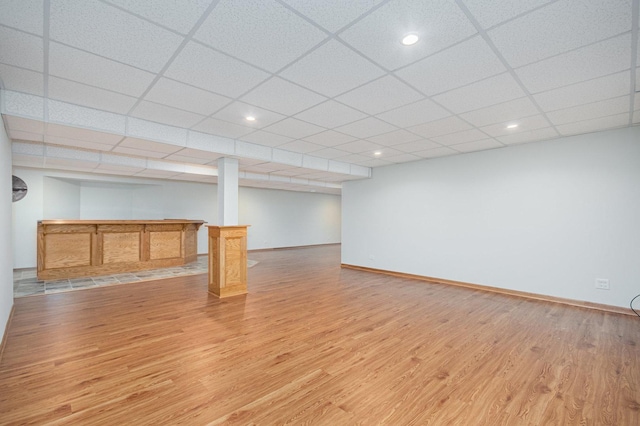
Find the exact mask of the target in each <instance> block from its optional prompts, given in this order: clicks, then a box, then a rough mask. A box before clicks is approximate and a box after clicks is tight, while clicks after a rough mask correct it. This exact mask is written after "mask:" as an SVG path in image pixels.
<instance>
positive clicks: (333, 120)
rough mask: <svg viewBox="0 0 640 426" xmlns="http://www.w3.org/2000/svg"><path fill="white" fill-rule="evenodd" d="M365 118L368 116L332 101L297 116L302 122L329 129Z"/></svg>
mask: <svg viewBox="0 0 640 426" xmlns="http://www.w3.org/2000/svg"><path fill="white" fill-rule="evenodd" d="M364 117H366V115H365V114H363V113H361V112H360V111H356V110H355V109H353V108H349V107H348V106H345V105H342V104H339V103H337V102H335V101H331V100H330V101H327V102H324V103H321V104H320V105H317V106H314V107H313V108H310V109H308V110H306V111H304V112H301V113H300V114H296V118H299V119H300V120H304V121H308V122H309V123H313V124H317V125H318V126H322V127H327V128H333V127H337V126H341V125H343V124H347V123H351V122H353V121H356V120H359V119H361V118H364Z"/></svg>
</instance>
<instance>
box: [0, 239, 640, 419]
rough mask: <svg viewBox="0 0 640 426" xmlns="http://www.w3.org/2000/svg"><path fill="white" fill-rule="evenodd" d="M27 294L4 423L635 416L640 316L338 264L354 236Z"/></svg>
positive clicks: (11, 344) (7, 367)
mask: <svg viewBox="0 0 640 426" xmlns="http://www.w3.org/2000/svg"><path fill="white" fill-rule="evenodd" d="M251 258H252V259H254V258H255V260H258V261H259V262H260V263H259V264H258V265H256V266H255V267H253V268H251V269H249V290H250V291H249V294H247V295H244V296H238V297H233V298H227V299H218V298H216V297H213V296H212V295H209V294H208V293H207V277H206V275H199V276H191V277H184V278H172V279H168V280H163V281H152V282H144V283H135V284H128V285H121V286H114V287H103V288H96V289H90V290H82V291H76V292H69V293H60V294H54V295H47V296H34V297H25V298H20V299H17V300H16V302H15V312H14V315H13V319H12V322H11V325H10V328H9V329H8V335H7V341H6V347H5V351H4V355H3V357H2V359H1V360H0V424H3V425H4V424H6V425H13V424H51V425H61V424H81V425H112V424H116V425H117V424H123V425H129V424H135V425H161V424H162V425H164V424H172V425H173V424H185V425H204V424H237V425H246V424H256V425H277V424H278V425H279V424H317V425H351V424H360V425H377V424H386V425H465V426H466V425H487V426H489V425H491V426H494V425H508V426H512V425H515V426H519V425H618V426H622V425H637V424H640V350H639V347H640V322H639V320H638V318H633V317H630V316H626V315H619V314H613V313H607V312H601V311H596V310H588V309H582V308H577V307H572V306H566V305H561V304H556V303H550V302H544V301H535V300H528V299H524V298H519V297H513V296H508V295H500V294H495V293H489V292H484V291H479V290H474V289H468V288H460V287H453V286H450V285H443V284H431V283H426V282H423V281H418V280H413V279H408V278H401V277H391V276H386V275H381V274H374V273H369V272H363V271H355V270H350V269H341V268H340V249H339V246H323V247H317V248H305V249H297V250H273V251H268V252H267V251H265V252H256V253H251Z"/></svg>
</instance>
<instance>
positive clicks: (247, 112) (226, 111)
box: [213, 101, 285, 129]
mask: <svg viewBox="0 0 640 426" xmlns="http://www.w3.org/2000/svg"><path fill="white" fill-rule="evenodd" d="M248 116H251V117H254V118H255V121H248V120H247V119H246V117H248ZM213 118H217V119H219V120H224V121H228V122H230V123H234V124H238V125H240V126H247V127H252V128H254V129H262V128H264V127H267V126H268V125H270V124H273V123H275V122H277V121H280V120H282V119H283V118H285V116H284V115H282V114H278V113H277V112H272V111H268V110H266V109H262V108H258V107H257V106H253V105H249V104H245V103H244V102H237V101H236V102H234V103H232V104H230V105H227V106H226V107H224V108H223V109H221V110H220V111H218V112H217V113H215V114H214V115H213Z"/></svg>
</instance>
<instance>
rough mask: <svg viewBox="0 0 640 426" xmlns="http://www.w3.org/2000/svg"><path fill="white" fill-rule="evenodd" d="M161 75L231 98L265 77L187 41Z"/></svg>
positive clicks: (254, 69) (234, 60) (242, 64)
mask: <svg viewBox="0 0 640 426" xmlns="http://www.w3.org/2000/svg"><path fill="white" fill-rule="evenodd" d="M212 70H215V73H213V72H212ZM165 76H167V77H169V78H173V79H175V80H179V81H182V82H184V83H187V84H191V85H192V86H197V87H200V88H203V89H206V90H210V91H212V92H216V93H219V94H222V95H225V96H230V97H232V98H235V97H237V96H240V95H241V94H243V93H245V92H247V91H248V90H249V89H251V88H253V87H255V86H256V85H257V84H258V83H260V82H261V81H264V80H265V79H266V78H267V77H269V74H267V73H266V72H264V71H261V70H259V69H257V68H254V67H252V66H251V65H247V64H245V63H243V62H240V61H238V60H236V59H233V58H231V57H229V56H227V55H225V54H222V53H219V52H216V51H214V50H211V49H209V48H207V47H205V46H202V45H200V44H197V43H194V42H189V43H188V44H187V45H186V46H185V47H184V48H183V49H182V51H181V52H180V54H178V56H177V57H176V58H175V59H174V61H173V62H172V63H171V65H170V66H169V68H168V69H167V71H166V72H165Z"/></svg>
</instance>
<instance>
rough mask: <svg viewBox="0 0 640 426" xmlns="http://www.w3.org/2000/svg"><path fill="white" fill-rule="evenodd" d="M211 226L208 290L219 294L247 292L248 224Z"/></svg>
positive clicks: (219, 295) (226, 295)
mask: <svg viewBox="0 0 640 426" xmlns="http://www.w3.org/2000/svg"><path fill="white" fill-rule="evenodd" d="M207 228H209V293H212V294H214V295H215V296H217V297H220V298H223V297H229V296H237V295H240V294H246V293H247V228H248V225H236V226H207Z"/></svg>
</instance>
